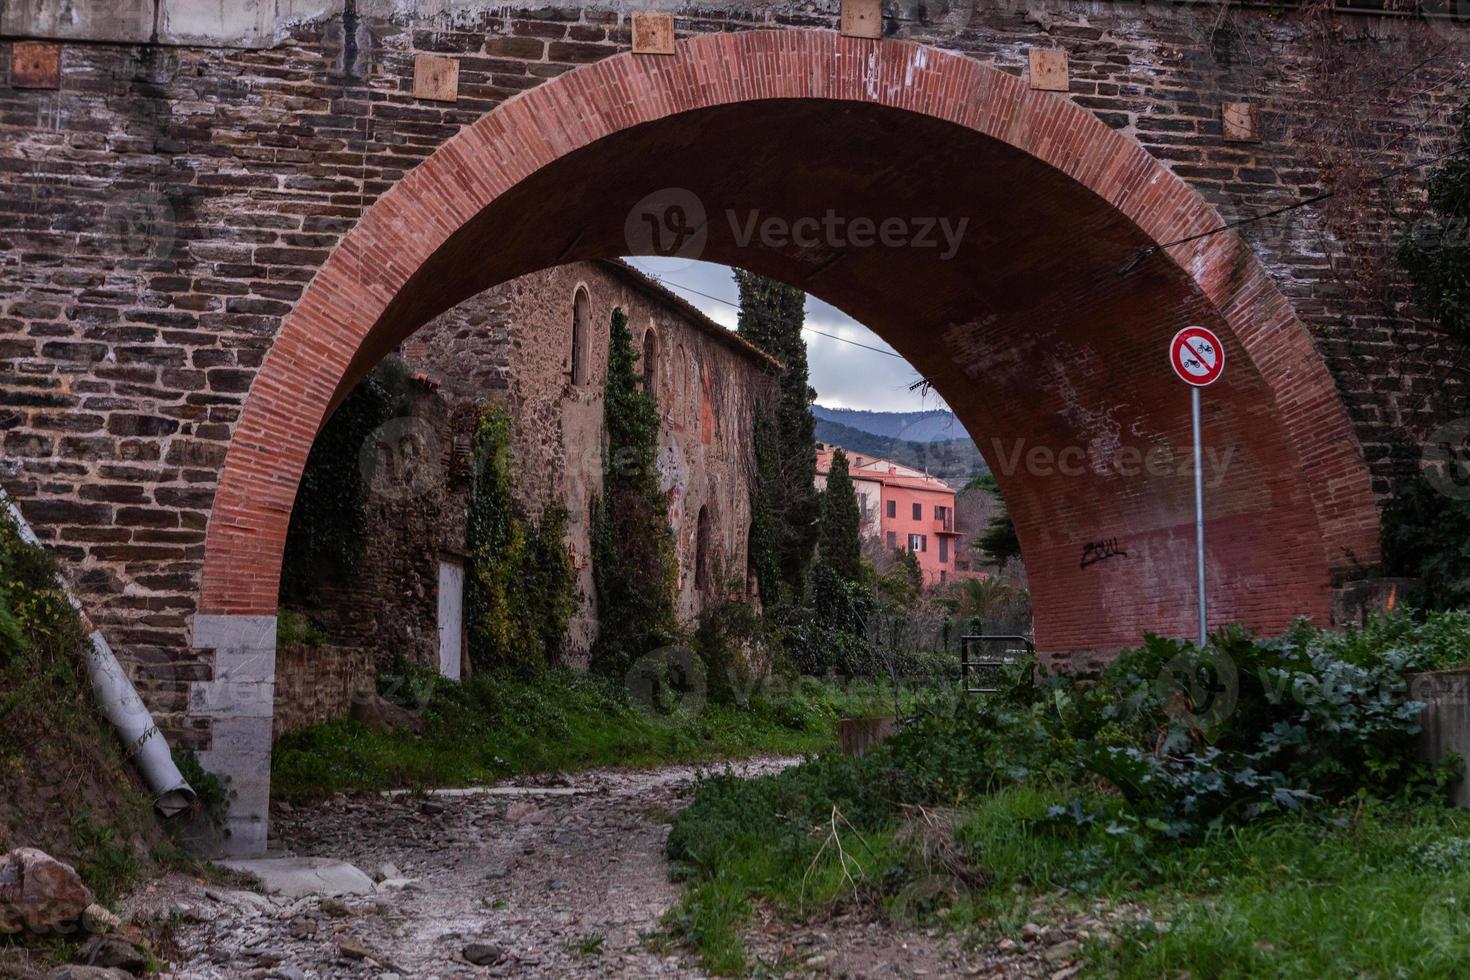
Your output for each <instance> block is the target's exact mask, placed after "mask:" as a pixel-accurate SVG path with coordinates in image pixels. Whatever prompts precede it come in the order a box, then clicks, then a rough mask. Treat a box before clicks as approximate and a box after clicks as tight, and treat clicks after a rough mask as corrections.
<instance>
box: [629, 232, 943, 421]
mask: <svg viewBox="0 0 1470 980" xmlns="http://www.w3.org/2000/svg"><path fill="white" fill-rule="evenodd" d="M628 261H629V262H630V263H632V264H633V265H634V266H635V267H637V268H639V269H642V270H643V271H644V272H647V273H650V274H651V275H654V276H656V277H657V278H659V279H661V280H662V281H663V283H664V284H665V285H666V286H668V287H669V288H670V289H672V290H674V291H675V292H677V293H678V294H679V295H681V296H683V297H684V298H685V299H687V300H689V302H691V303H693V304H694V305H695V306H697V307H699V308H700V309H701V310H703V311H704V313H705V315H707V316H708V317H709V318H710V319H712V320H714V321H715V322H716V323H722V324H724V325H725V326H727V327H729V328H730V329H732V330H733V329H734V328H735V321H736V317H737V314H738V304H739V301H740V294H739V292H738V290H736V288H735V280H734V278H733V277H732V276H731V274H730V269H729V267H728V266H723V265H714V264H713V263H710V262H691V261H689V260H687V259H679V258H659V257H656V256H652V257H643V258H635V259H628ZM700 294H704V295H700ZM712 297H713V298H712ZM806 325H807V328H808V329H807V331H806V334H805V336H806V349H807V359H808V361H809V362H810V364H811V378H812V387H813V388H815V389H816V390H817V401H819V402H821V403H822V404H823V405H828V406H831V407H833V408H865V409H868V410H870V411H875V412H910V411H919V410H923V409H931V408H947V407H948V406H946V405H945V404H944V401H943V400H942V399H941V398H940V397H939V396H938V395H935V394H933V393H930V394H929V395H928V396H923V395H921V394H920V393H919V392H911V391H909V390H908V387H909V385H911V384H913V383H914V382H915V381H917V380H918V378H919V374H918V372H917V371H915V370H914V369H913V368H912V367H910V366H909V362H908V361H906V360H904V359H903V358H901V357H890V356H887V355H885V354H879V353H877V352H875V351H870V350H864V349H862V348H861V347H854V346H852V344H851V343H843V341H844V340H845V341H852V342H855V343H858V344H866V345H867V346H869V347H877V348H879V349H881V350H885V351H888V352H889V353H890V354H891V353H892V352H893V348H891V347H889V346H888V345H887V344H885V343H884V342H883V341H882V340H880V339H878V337H877V336H876V335H875V334H874V333H873V332H872V331H871V330H869V329H867V328H866V327H864V326H863V325H862V324H860V323H858V322H857V321H856V320H854V319H852V318H851V317H849V316H847V315H846V314H845V313H843V312H841V311H840V310H838V309H836V308H834V307H832V306H828V305H827V304H826V303H823V302H822V301H821V300H819V299H817V298H816V297H815V296H807V298H806ZM816 330H820V331H822V332H823V333H828V334H833V335H835V336H837V337H841V338H842V340H833V339H831V338H828V337H824V336H822V335H821V334H818V333H814V332H813V331H816Z"/></svg>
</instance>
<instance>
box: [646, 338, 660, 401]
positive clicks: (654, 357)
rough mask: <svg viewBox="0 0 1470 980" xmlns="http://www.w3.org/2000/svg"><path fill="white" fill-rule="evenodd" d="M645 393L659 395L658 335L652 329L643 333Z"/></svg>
mask: <svg viewBox="0 0 1470 980" xmlns="http://www.w3.org/2000/svg"><path fill="white" fill-rule="evenodd" d="M643 391H644V392H645V393H646V394H649V395H655V396H656V395H657V394H658V333H657V332H656V331H655V330H654V329H653V328H652V327H649V328H648V329H647V330H645V331H643Z"/></svg>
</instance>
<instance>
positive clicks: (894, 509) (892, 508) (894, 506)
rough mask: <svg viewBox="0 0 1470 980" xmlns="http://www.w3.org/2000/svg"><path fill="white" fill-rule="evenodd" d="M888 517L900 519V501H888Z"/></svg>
mask: <svg viewBox="0 0 1470 980" xmlns="http://www.w3.org/2000/svg"><path fill="white" fill-rule="evenodd" d="M888 516H889V517H895V518H896V517H898V501H897V500H890V501H888Z"/></svg>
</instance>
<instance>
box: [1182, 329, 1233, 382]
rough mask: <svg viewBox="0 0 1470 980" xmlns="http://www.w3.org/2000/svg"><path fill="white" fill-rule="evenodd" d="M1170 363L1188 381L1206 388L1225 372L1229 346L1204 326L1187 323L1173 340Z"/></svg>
mask: <svg viewBox="0 0 1470 980" xmlns="http://www.w3.org/2000/svg"><path fill="white" fill-rule="evenodd" d="M1169 363H1170V364H1172V365H1173V366H1174V373H1175V374H1177V375H1179V377H1180V378H1181V379H1183V380H1184V381H1185V382H1186V383H1188V384H1192V385H1194V386H1195V387H1196V388H1203V387H1205V386H1206V385H1210V384H1214V383H1215V382H1216V381H1219V380H1220V375H1222V374H1224V373H1225V348H1224V346H1223V345H1221V343H1220V338H1219V337H1216V336H1215V335H1214V334H1213V333H1211V332H1210V331H1208V330H1206V329H1205V328H1204V327H1185V328H1184V329H1183V330H1181V331H1179V332H1178V333H1176V334H1175V335H1174V340H1173V342H1171V343H1170V344H1169Z"/></svg>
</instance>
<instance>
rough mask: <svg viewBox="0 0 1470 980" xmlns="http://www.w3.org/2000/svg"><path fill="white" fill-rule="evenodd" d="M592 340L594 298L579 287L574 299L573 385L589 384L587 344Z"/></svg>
mask: <svg viewBox="0 0 1470 980" xmlns="http://www.w3.org/2000/svg"><path fill="white" fill-rule="evenodd" d="M591 338H592V297H590V296H588V295H587V290H586V289H585V288H583V287H581V286H578V287H577V295H576V296H575V297H574V298H573V299H572V384H574V385H582V384H586V383H587V361H588V352H587V344H588V342H589V341H590V340H591Z"/></svg>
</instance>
